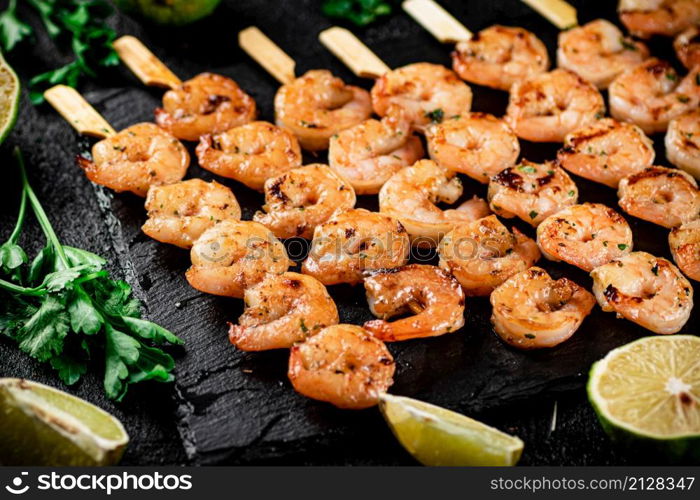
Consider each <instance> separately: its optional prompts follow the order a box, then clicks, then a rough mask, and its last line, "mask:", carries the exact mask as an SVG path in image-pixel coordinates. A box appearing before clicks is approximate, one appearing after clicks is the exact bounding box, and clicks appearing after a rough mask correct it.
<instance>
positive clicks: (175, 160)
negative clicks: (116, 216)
mask: <svg viewBox="0 0 700 500" xmlns="http://www.w3.org/2000/svg"><path fill="white" fill-rule="evenodd" d="M44 95H45V96H46V100H47V101H48V102H49V103H50V104H51V105H52V106H53V107H54V108H55V109H56V110H57V111H58V112H59V113H60V114H61V115H62V116H63V117H64V118H65V119H66V121H67V122H68V123H70V124H71V126H73V128H75V129H76V130H77V131H78V132H79V133H81V134H86V135H92V136H95V137H99V138H101V139H102V140H101V141H99V142H97V143H96V144H95V145H94V146H93V147H92V160H90V159H88V158H85V157H83V156H79V157H78V158H77V162H78V166H80V167H81V168H82V169H83V171H84V172H85V175H86V176H87V178H88V179H90V180H91V181H92V182H94V183H96V184H100V185H102V186H106V187H108V188H110V189H113V190H114V191H117V192H122V191H130V192H132V193H134V194H136V195H137V196H142V197H143V196H146V194H147V193H148V189H149V188H150V187H151V186H160V185H164V184H172V183H174V182H178V181H180V180H182V178H183V177H184V176H185V173H186V172H187V167H188V166H189V164H190V155H189V153H187V150H186V149H185V147H184V146H183V145H182V144H181V143H180V141H178V140H177V139H176V138H175V137H173V136H172V135H170V134H169V133H167V132H166V131H164V130H162V129H160V128H159V127H157V126H156V125H154V124H152V123H137V124H136V125H132V126H131V127H128V128H126V129H124V130H122V131H121V132H119V133H116V132H115V131H114V130H113V129H112V127H111V126H110V125H109V124H108V123H107V122H106V121H105V119H104V118H102V117H101V116H100V115H99V113H97V111H95V109H93V108H92V106H90V105H89V104H88V103H87V101H85V99H83V98H82V96H80V94H78V93H77V92H76V91H75V89H73V88H71V87H66V86H65V85H57V86H55V87H52V88H50V89H49V90H47V91H46V92H45V93H44Z"/></svg>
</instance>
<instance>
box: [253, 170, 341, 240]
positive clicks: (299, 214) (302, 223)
mask: <svg viewBox="0 0 700 500" xmlns="http://www.w3.org/2000/svg"><path fill="white" fill-rule="evenodd" d="M354 206H355V191H354V190H353V189H352V186H351V185H350V184H349V183H348V182H347V181H346V180H345V179H343V178H341V177H340V176H339V175H338V174H337V173H335V172H333V171H332V170H331V169H330V168H329V167H328V166H327V165H322V164H320V163H313V164H311V165H305V166H303V167H299V168H295V169H292V170H289V171H287V172H285V173H284V174H282V175H279V176H277V177H272V178H270V179H268V180H267V181H266V182H265V204H264V205H263V207H262V208H263V211H259V212H256V213H255V215H254V216H253V220H255V221H256V222H260V223H261V224H263V225H265V226H267V227H269V228H270V230H271V231H272V232H273V233H274V234H275V236H277V237H278V238H293V237H295V236H299V237H301V238H306V239H307V240H310V239H311V238H312V237H313V234H314V229H315V228H316V226H318V225H320V224H323V223H324V222H326V221H327V220H328V219H330V218H331V217H333V215H335V214H337V213H340V212H344V211H345V210H350V209H351V208H353V207H354Z"/></svg>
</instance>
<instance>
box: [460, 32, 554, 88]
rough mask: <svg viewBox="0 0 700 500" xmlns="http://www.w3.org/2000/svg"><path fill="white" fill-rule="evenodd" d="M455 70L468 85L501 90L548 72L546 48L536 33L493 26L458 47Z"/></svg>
mask: <svg viewBox="0 0 700 500" xmlns="http://www.w3.org/2000/svg"><path fill="white" fill-rule="evenodd" d="M452 68H453V69H454V70H455V71H456V72H457V74H458V75H459V76H460V77H461V78H464V79H465V80H467V81H468V82H472V83H476V84H478V85H485V86H487V87H493V88H496V89H500V90H506V91H507V90H510V88H511V86H512V85H513V83H515V82H517V81H520V80H524V79H526V78H529V77H531V76H534V75H537V74H540V73H544V72H546V71H547V70H548V69H549V55H548V54H547V47H545V45H544V43H542V41H541V40H540V39H539V38H537V36H536V35H535V34H534V33H531V32H530V31H527V30H526V29H523V28H517V27H511V26H499V25H495V26H491V27H489V28H486V29H484V30H481V31H480V32H479V33H477V34H475V35H474V36H473V37H472V38H471V40H467V41H462V42H459V43H458V44H457V46H456V47H455V51H454V52H452Z"/></svg>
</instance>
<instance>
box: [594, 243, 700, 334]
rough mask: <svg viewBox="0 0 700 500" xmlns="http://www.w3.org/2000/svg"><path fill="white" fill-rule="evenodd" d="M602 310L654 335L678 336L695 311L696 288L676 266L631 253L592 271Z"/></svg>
mask: <svg viewBox="0 0 700 500" xmlns="http://www.w3.org/2000/svg"><path fill="white" fill-rule="evenodd" d="M591 277H592V278H593V293H594V294H595V296H596V299H597V300H598V304H600V307H602V308H603V311H607V312H609V311H614V312H615V313H617V315H618V316H619V317H624V318H625V319H628V320H629V321H632V322H634V323H637V324H638V325H641V326H642V327H644V328H646V329H647V330H651V331H652V332H654V333H661V334H669V333H677V332H678V331H679V330H680V329H681V328H683V325H685V323H686V322H687V321H688V318H689V317H690V312H691V310H692V308H693V288H692V287H691V286H690V283H689V282H688V280H687V279H686V278H685V277H684V276H683V275H682V274H681V272H680V271H679V270H678V268H677V267H676V266H674V265H673V264H671V263H670V262H669V261H667V260H666V259H662V258H661V257H654V256H653V255H651V254H648V253H646V252H632V253H631V254H628V255H625V256H623V257H620V258H619V259H615V260H614V261H612V262H610V263H608V264H605V265H603V266H600V267H597V268H595V269H594V270H593V271H592V272H591Z"/></svg>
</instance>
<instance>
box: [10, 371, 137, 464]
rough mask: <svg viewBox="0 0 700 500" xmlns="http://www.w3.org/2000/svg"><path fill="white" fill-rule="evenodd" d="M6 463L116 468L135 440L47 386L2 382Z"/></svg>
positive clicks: (113, 421)
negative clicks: (108, 466) (127, 448)
mask: <svg viewBox="0 0 700 500" xmlns="http://www.w3.org/2000/svg"><path fill="white" fill-rule="evenodd" d="M0 442H2V446H0V464H3V465H50V466H66V465H81V466H90V465H113V464H115V463H117V462H118V461H119V459H120V458H121V456H122V453H123V452H124V448H126V444H127V443H128V442H129V436H127V434H126V431H125V430H124V427H123V426H122V424H121V422H119V420H117V419H116V418H114V417H113V416H112V415H110V414H109V413H107V412H105V411H103V410H101V409H100V408H98V407H97V406H94V405H92V404H90V403H88V402H87V401H84V400H82V399H80V398H76V397H75V396H71V395H70V394H67V393H65V392H63V391H59V390H57V389H53V388H52V387H48V386H46V385H43V384H38V383H36V382H30V381H28V380H21V379H16V378H2V379H0Z"/></svg>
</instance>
